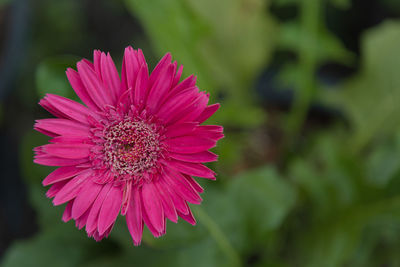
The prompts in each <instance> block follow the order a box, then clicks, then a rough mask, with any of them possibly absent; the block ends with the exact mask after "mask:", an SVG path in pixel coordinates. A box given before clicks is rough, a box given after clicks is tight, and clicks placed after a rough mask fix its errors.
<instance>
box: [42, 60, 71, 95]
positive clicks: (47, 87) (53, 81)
mask: <svg viewBox="0 0 400 267" xmlns="http://www.w3.org/2000/svg"><path fill="white" fill-rule="evenodd" d="M77 61H78V58H77V57H74V56H59V57H54V58H49V59H46V60H44V61H43V62H42V63H40V65H39V66H38V68H37V71H36V87H37V92H38V95H39V96H40V97H43V96H44V95H45V94H47V93H50V94H57V95H61V96H64V97H67V98H70V99H74V100H77V101H79V99H78V97H77V96H76V94H75V92H74V91H73V89H72V87H71V85H70V84H69V82H68V79H67V76H66V75H65V71H66V70H67V68H69V67H73V66H74V65H75V63H76V62H77Z"/></svg>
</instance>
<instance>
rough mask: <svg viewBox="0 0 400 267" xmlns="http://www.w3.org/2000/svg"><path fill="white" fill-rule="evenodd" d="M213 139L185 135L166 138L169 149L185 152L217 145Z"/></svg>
mask: <svg viewBox="0 0 400 267" xmlns="http://www.w3.org/2000/svg"><path fill="white" fill-rule="evenodd" d="M216 143H217V142H216V141H215V140H212V139H206V138H200V137H198V136H192V135H185V136H180V137H175V138H171V139H166V140H164V144H165V145H167V147H168V151H170V152H175V153H183V154H193V153H198V152H202V151H205V150H208V149H210V148H213V147H214V146H215V145H216Z"/></svg>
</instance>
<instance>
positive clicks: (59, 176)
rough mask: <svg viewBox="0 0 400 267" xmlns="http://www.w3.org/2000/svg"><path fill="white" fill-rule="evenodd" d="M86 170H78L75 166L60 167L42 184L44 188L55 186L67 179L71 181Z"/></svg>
mask: <svg viewBox="0 0 400 267" xmlns="http://www.w3.org/2000/svg"><path fill="white" fill-rule="evenodd" d="M83 171H84V169H79V168H76V167H75V166H67V167H60V168H58V169H56V170H55V171H53V172H52V173H50V174H49V175H48V176H47V177H46V178H45V179H44V180H43V182H42V184H43V185H44V186H46V185H50V184H54V183H57V182H60V181H63V180H66V179H70V178H72V177H74V176H75V175H77V174H79V173H81V172H83Z"/></svg>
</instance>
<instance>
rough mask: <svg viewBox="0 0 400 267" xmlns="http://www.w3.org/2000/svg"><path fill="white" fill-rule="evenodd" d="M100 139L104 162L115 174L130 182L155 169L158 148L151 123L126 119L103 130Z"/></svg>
mask: <svg viewBox="0 0 400 267" xmlns="http://www.w3.org/2000/svg"><path fill="white" fill-rule="evenodd" d="M103 138H104V140H105V142H104V153H105V162H106V164H107V165H108V166H109V167H110V169H111V170H112V172H114V173H115V174H119V175H129V176H131V177H130V179H132V178H133V177H141V176H142V175H143V173H144V172H152V170H153V169H154V167H155V166H156V163H157V160H158V158H159V156H160V153H161V148H160V141H159V139H160V135H159V133H158V132H157V129H156V126H155V125H154V124H151V123H146V122H144V121H136V120H134V119H131V118H127V119H124V120H122V121H120V122H118V123H114V124H111V125H110V126H108V127H106V128H105V129H104V132H103ZM132 176H133V177H132Z"/></svg>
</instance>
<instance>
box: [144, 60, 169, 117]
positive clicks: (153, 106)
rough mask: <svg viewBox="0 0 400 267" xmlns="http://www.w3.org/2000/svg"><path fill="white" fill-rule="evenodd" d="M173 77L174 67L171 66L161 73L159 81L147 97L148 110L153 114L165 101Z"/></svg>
mask: <svg viewBox="0 0 400 267" xmlns="http://www.w3.org/2000/svg"><path fill="white" fill-rule="evenodd" d="M173 75H174V68H173V65H169V66H168V67H167V68H166V69H165V70H164V71H163V72H161V73H160V75H159V77H158V79H157V80H156V81H155V82H154V84H153V86H152V87H151V89H150V92H149V95H148V97H147V109H148V111H149V112H150V113H151V114H154V113H156V110H157V108H158V106H159V104H160V102H161V101H162V100H163V99H164V97H165V95H166V94H167V92H168V90H169V89H170V87H171V83H172V80H173Z"/></svg>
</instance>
